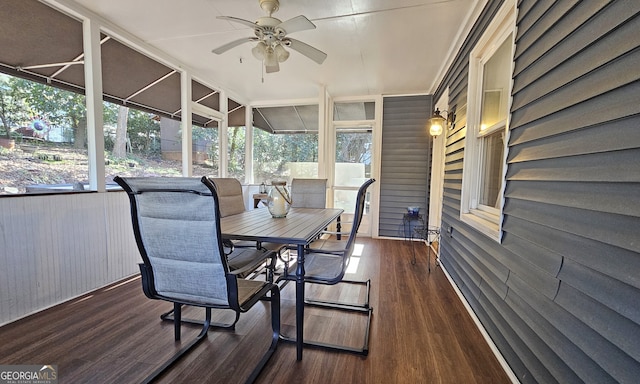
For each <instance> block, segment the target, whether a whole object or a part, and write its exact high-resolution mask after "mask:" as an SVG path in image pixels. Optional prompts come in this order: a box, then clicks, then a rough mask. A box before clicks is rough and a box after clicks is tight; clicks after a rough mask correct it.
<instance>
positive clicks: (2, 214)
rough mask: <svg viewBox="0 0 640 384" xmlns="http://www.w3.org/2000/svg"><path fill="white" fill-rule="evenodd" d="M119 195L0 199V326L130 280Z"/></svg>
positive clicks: (132, 254)
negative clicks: (125, 278) (122, 279)
mask: <svg viewBox="0 0 640 384" xmlns="http://www.w3.org/2000/svg"><path fill="white" fill-rule="evenodd" d="M139 261H140V256H139V254H138V250H137V248H136V245H135V239H134V237H133V231H132V229H131V219H130V214H129V202H128V200H127V197H126V195H125V194H124V193H123V192H110V193H79V194H61V195H48V196H24V197H3V198H0V265H1V266H2V267H1V268H0V325H2V324H5V323H8V322H11V321H14V320H16V319H19V318H21V317H24V316H26V315H28V314H31V313H34V312H37V311H40V310H42V309H44V308H48V307H50V306H52V305H55V304H58V303H61V302H64V301H66V300H69V299H71V298H74V297H77V296H79V295H82V294H84V293H87V292H89V291H91V290H93V289H96V288H99V287H102V286H105V285H107V284H110V283H112V282H114V281H117V280H119V279H121V278H124V277H126V276H130V275H132V274H135V273H137V271H138V267H137V263H138V262H139Z"/></svg>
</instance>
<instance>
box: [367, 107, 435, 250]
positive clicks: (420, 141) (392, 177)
mask: <svg viewBox="0 0 640 384" xmlns="http://www.w3.org/2000/svg"><path fill="white" fill-rule="evenodd" d="M431 108H432V98H431V96H430V95H428V96H402V97H385V98H384V102H383V112H382V114H383V118H382V167H381V170H380V205H379V207H380V219H379V229H378V235H379V236H383V237H405V236H406V237H409V236H411V231H412V228H413V227H414V226H415V225H419V223H418V222H417V221H404V220H403V215H404V214H405V213H406V212H407V207H410V206H412V207H413V206H419V207H420V208H421V209H420V213H421V214H423V215H424V216H423V217H424V218H425V223H426V222H427V221H426V214H427V213H428V211H429V180H430V176H431V149H430V148H431V136H429V133H428V132H427V130H426V129H425V126H426V123H427V120H428V119H429V117H430V112H429V111H431V110H432V109H431Z"/></svg>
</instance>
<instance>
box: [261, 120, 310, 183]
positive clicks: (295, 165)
mask: <svg viewBox="0 0 640 384" xmlns="http://www.w3.org/2000/svg"><path fill="white" fill-rule="evenodd" d="M253 172H254V174H253V180H254V181H255V182H256V183H262V182H265V183H267V184H268V183H269V182H270V181H272V180H288V181H291V179H293V178H294V177H298V178H316V177H318V134H317V133H290V134H272V133H269V132H266V131H263V130H261V129H255V130H254V133H253Z"/></svg>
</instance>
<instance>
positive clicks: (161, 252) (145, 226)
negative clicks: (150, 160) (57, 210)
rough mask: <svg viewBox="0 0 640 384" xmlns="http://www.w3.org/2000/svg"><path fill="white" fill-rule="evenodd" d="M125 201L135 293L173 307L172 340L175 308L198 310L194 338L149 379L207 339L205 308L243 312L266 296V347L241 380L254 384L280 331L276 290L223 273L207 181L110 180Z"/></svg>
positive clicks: (215, 211)
mask: <svg viewBox="0 0 640 384" xmlns="http://www.w3.org/2000/svg"><path fill="white" fill-rule="evenodd" d="M114 181H115V182H117V183H118V184H119V185H120V186H121V187H122V188H123V189H124V190H125V191H126V192H127V195H128V196H129V202H130V204H131V218H132V223H133V230H134V235H135V238H136V243H137V245H138V250H139V251H140V255H141V257H142V260H143V263H141V264H140V272H141V275H142V288H143V291H144V293H145V295H146V296H147V297H149V298H151V299H158V300H166V301H169V302H172V303H173V306H174V309H173V312H174V317H175V319H174V336H175V340H176V341H177V340H180V325H181V323H182V321H181V320H182V319H181V307H182V305H190V306H198V307H204V308H205V320H204V322H203V328H202V331H201V332H200V334H199V335H198V336H197V337H196V338H195V339H194V340H193V341H192V342H190V343H189V344H187V345H186V346H185V347H183V348H182V349H181V350H180V351H178V352H177V353H176V354H175V355H174V356H172V357H171V358H170V359H169V360H168V361H167V362H165V363H164V364H163V365H162V366H160V367H159V368H158V369H157V370H156V371H154V372H153V373H152V374H151V375H149V377H147V379H146V380H145V382H151V381H153V380H154V379H155V378H157V377H158V376H160V375H161V374H162V373H163V372H165V371H166V370H167V369H169V368H170V367H171V366H172V365H173V363H175V362H176V361H178V359H180V357H182V356H183V355H184V354H185V353H187V352H188V351H190V350H191V349H192V348H193V347H195V346H196V345H197V344H198V343H199V342H200V341H202V340H203V339H204V338H206V337H207V331H208V330H209V328H210V325H211V309H212V308H220V309H230V310H233V311H235V312H236V314H237V316H236V318H237V317H238V316H239V313H242V312H246V311H248V310H249V309H250V308H251V307H252V306H253V305H254V304H255V303H257V302H258V301H260V299H261V298H262V297H264V296H265V295H266V294H267V293H270V297H271V299H270V301H269V302H270V303H271V326H272V329H273V335H272V342H271V345H270V347H269V349H268V350H267V352H266V353H265V354H264V356H263V357H262V358H261V360H260V362H259V363H258V365H257V366H256V367H255V369H254V370H253V371H252V372H251V375H250V376H249V378H248V379H247V381H246V382H253V381H254V380H255V379H256V378H257V377H258V375H259V374H260V371H261V370H262V368H263V367H264V366H265V365H266V363H267V361H268V360H269V358H270V357H271V355H272V354H273V352H274V351H275V349H276V347H277V343H278V338H279V334H280V290H279V288H278V286H277V285H275V284H273V283H270V282H266V281H256V280H245V279H240V278H238V276H237V275H236V274H234V273H233V272H231V271H230V268H229V264H228V262H227V258H226V257H225V255H224V252H223V246H222V236H221V231H220V210H219V207H220V205H219V200H218V196H217V194H216V192H215V189H214V187H213V185H212V184H211V183H210V182H209V181H208V180H207V179H206V178H202V179H198V178H180V177H162V178H161V177H157V178H156V177H151V178H145V177H139V178H128V177H115V178H114Z"/></svg>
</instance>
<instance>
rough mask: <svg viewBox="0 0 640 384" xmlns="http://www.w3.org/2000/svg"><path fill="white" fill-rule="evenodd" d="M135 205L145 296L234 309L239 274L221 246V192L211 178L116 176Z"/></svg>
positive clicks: (132, 213)
mask: <svg viewBox="0 0 640 384" xmlns="http://www.w3.org/2000/svg"><path fill="white" fill-rule="evenodd" d="M114 181H115V182H117V183H118V184H119V185H120V186H121V187H122V188H123V189H124V190H125V191H126V192H127V194H128V196H129V201H130V203H131V218H132V222H133V230H134V235H135V238H136V243H137V244H138V249H139V251H140V255H141V256H142V260H143V264H141V266H140V268H141V272H142V277H143V289H144V291H145V294H146V295H147V296H148V297H150V298H154V299H164V300H169V301H173V302H179V303H187V304H188V303H197V304H201V305H207V306H216V307H226V308H229V307H231V308H234V307H236V306H237V299H236V300H235V301H234V299H233V298H234V297H237V294H235V296H234V292H233V290H234V289H237V284H236V283H235V281H234V279H235V276H233V275H231V274H230V273H229V267H228V265H227V260H226V257H225V256H224V253H223V250H222V236H221V232H220V212H219V209H218V207H219V202H218V196H217V194H216V192H215V189H214V188H213V185H211V184H210V183H209V184H208V183H206V178H202V179H198V178H181V177H131V178H129V177H116V178H114Z"/></svg>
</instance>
